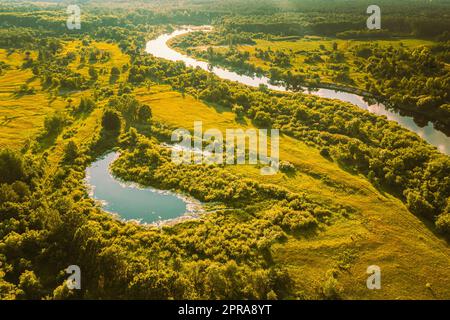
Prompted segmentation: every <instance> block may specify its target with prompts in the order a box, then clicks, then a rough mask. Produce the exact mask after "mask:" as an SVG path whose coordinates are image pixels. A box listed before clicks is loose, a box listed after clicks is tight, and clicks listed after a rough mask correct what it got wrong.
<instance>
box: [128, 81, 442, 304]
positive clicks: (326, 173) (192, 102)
mask: <svg viewBox="0 0 450 320" xmlns="http://www.w3.org/2000/svg"><path fill="white" fill-rule="evenodd" d="M135 94H136V97H137V99H138V100H140V101H141V102H144V103H147V104H149V105H151V107H152V110H153V114H154V118H155V119H156V120H158V121H161V122H164V123H165V124H167V125H170V126H172V127H174V128H179V127H182V128H186V129H192V126H193V121H194V120H200V119H201V120H202V121H203V130H206V129H208V128H218V129H220V130H225V129H226V128H238V127H243V128H249V127H252V125H251V123H250V122H249V121H248V120H247V121H246V124H242V122H239V123H238V122H237V121H236V120H235V116H234V114H233V113H232V112H230V111H228V110H222V109H220V108H216V107H214V106H209V105H206V104H205V103H203V102H201V101H198V100H196V99H194V98H192V97H190V96H186V97H184V98H183V96H182V95H181V94H180V93H177V92H174V91H172V90H170V88H169V87H167V86H155V87H152V89H151V91H150V92H148V90H147V89H143V88H142V89H137V90H136V91H135ZM280 157H281V160H288V161H290V162H292V163H294V164H295V165H296V167H297V168H298V169H297V172H296V174H295V175H293V176H288V175H286V174H282V173H278V174H276V175H274V176H261V175H260V174H259V170H258V168H256V167H254V166H248V165H242V166H227V167H226V168H227V170H230V171H231V172H234V173H237V174H239V175H242V176H243V177H250V178H252V179H255V180H258V181H261V182H264V183H273V184H277V185H281V186H284V187H286V188H288V189H290V190H292V191H295V192H302V191H304V192H306V193H307V194H308V195H309V196H311V197H312V198H314V199H316V200H317V201H319V202H321V203H330V202H333V203H335V204H341V205H348V206H351V207H353V208H356V210H357V211H356V212H355V213H353V214H351V215H350V216H348V217H342V216H340V215H333V216H332V217H331V218H330V221H329V225H328V226H327V227H324V228H323V229H321V230H320V231H318V232H317V233H315V234H306V235H305V234H303V235H299V236H291V237H289V239H288V241H287V242H285V243H280V244H276V245H275V246H274V247H273V255H274V257H275V261H276V262H277V263H280V264H281V265H284V266H285V267H287V268H288V270H289V271H290V274H291V275H292V277H293V278H294V279H295V282H296V285H297V286H298V288H303V289H305V288H307V289H306V291H305V292H304V293H305V295H307V296H310V297H311V296H317V295H318V292H317V286H316V285H317V284H318V283H323V281H324V280H325V278H326V273H327V272H328V271H330V270H335V272H337V273H338V280H339V283H340V286H342V287H343V288H345V290H344V291H343V297H344V298H347V299H356V298H359V299H375V298H379V299H384V298H389V299H396V298H400V299H401V298H410V299H411V298H416V299H418V298H423V299H433V298H438V299H439V298H441V299H443V298H449V297H450V288H448V286H446V283H448V281H450V274H449V273H448V266H449V265H450V251H449V249H448V247H447V245H446V244H445V242H444V241H442V240H440V239H438V238H437V237H436V236H435V235H434V234H433V233H432V232H431V231H430V230H429V229H428V228H427V227H426V226H425V225H424V223H423V222H422V221H420V220H419V219H418V218H417V217H415V216H414V215H412V214H411V213H410V212H408V210H407V209H406V208H405V206H404V205H403V204H402V203H401V202H400V201H399V200H397V199H395V198H393V197H392V196H389V195H386V194H382V193H380V192H379V191H377V190H376V189H375V188H374V187H373V186H372V185H371V184H370V183H369V182H368V181H366V180H365V179H364V178H362V177H359V176H356V175H352V174H350V173H347V172H345V171H344V170H342V169H341V168H339V166H338V165H337V164H336V163H333V162H330V161H328V160H326V159H324V158H323V157H322V156H320V154H319V152H318V150H316V149H314V148H311V147H308V146H306V145H305V144H303V143H301V142H299V141H297V140H295V139H292V138H288V137H282V138H281V139H280ZM371 264H374V265H379V266H380V267H381V269H382V274H383V290H374V291H371V290H368V289H367V288H366V283H365V281H366V279H367V274H366V269H367V267H368V266H369V265H371ZM427 283H429V284H431V288H428V287H427V286H426V284H427Z"/></svg>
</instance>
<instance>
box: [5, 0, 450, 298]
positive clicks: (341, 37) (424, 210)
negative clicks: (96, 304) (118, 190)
mask: <svg viewBox="0 0 450 320" xmlns="http://www.w3.org/2000/svg"><path fill="white" fill-rule="evenodd" d="M379 2H380V5H381V6H383V5H385V8H386V12H387V13H386V17H385V18H383V19H385V20H383V21H385V24H384V27H383V30H384V31H383V33H380V34H378V35H377V36H376V37H375V40H378V39H379V38H382V39H383V40H386V41H388V40H387V39H392V38H395V37H402V39H401V40H400V41H402V42H404V43H405V44H403V45H400V44H399V45H391V44H388V45H385V44H384V43H381V42H380V43H378V42H377V41H373V42H369V41H368V40H367V38H366V37H365V35H364V32H362V31H363V28H364V27H362V28H360V26H361V25H363V26H364V25H365V19H366V15H365V9H364V6H366V4H367V1H362V0H361V1H360V0H358V1H356V3H357V5H355V6H354V7H351V8H349V6H347V5H345V1H344V2H340V1H336V2H333V4H330V3H329V2H327V1H324V0H319V1H309V0H303V1H301V0H298V1H288V3H289V4H290V5H289V6H285V7H279V6H278V5H277V3H276V2H275V1H265V2H257V1H247V2H243V1H238V2H236V0H232V1H224V2H220V3H218V2H217V1H213V0H211V1H205V2H204V3H201V4H199V3H198V2H196V1H187V2H186V3H185V4H184V6H185V7H182V8H179V7H177V6H176V3H175V2H172V1H167V2H166V6H165V7H155V6H154V5H153V3H152V2H148V3H147V2H145V1H144V3H143V5H142V7H141V8H139V9H133V8H131V7H125V8H122V5H123V3H121V2H120V1H112V2H111V4H110V6H105V5H104V4H103V5H102V3H101V2H96V1H91V2H87V4H86V5H85V6H84V5H83V10H84V9H86V11H85V13H84V14H83V20H82V28H81V29H80V30H68V29H67V28H66V27H65V22H66V19H67V14H66V11H65V7H64V6H63V5H59V4H54V5H49V6H46V7H45V8H43V7H41V4H39V3H36V4H29V3H26V4H22V5H15V4H13V3H2V4H0V29H1V33H0V300H3V299H31V300H41V299H214V300H215V299H250V300H253V299H263V300H266V299H268V300H272V299H377V298H378V299H379V298H384V299H395V298H399V297H400V298H404V299H405V298H406V299H422V298H426V299H430V298H431V299H433V298H435V299H436V298H438V299H448V298H449V297H450V291H449V289H448V288H449V286H448V284H449V283H450V278H449V277H450V275H449V274H448V265H449V262H450V252H449V250H448V241H449V239H450V158H449V156H448V155H446V154H443V153H441V152H440V151H439V150H438V149H437V148H436V147H434V146H432V145H430V144H429V143H427V142H426V141H424V140H423V139H422V138H420V137H419V136H418V135H417V134H415V133H413V132H410V131H408V130H407V129H405V128H403V127H402V126H401V125H399V124H397V123H395V122H393V121H389V120H388V119H387V118H386V117H382V116H377V115H374V114H371V113H369V112H367V111H365V110H361V109H359V108H358V107H356V106H354V105H352V104H350V103H345V102H342V101H338V100H332V99H325V98H320V97H317V96H313V95H310V94H307V93H305V92H303V91H302V90H300V87H301V86H304V85H308V86H309V85H311V86H316V87H317V86H320V85H321V84H326V83H328V82H330V83H331V82H333V83H337V84H340V85H342V86H348V87H353V88H355V89H358V90H361V91H364V92H367V93H369V94H371V95H373V96H376V97H380V98H382V99H383V101H386V102H387V103H389V105H390V106H391V107H392V108H394V109H395V108H397V109H403V110H406V111H408V112H413V113H419V114H423V115H425V116H426V117H427V119H428V118H429V119H431V120H433V121H435V123H436V126H438V127H439V128H442V130H443V131H445V130H448V129H449V126H450V122H449V121H450V102H449V91H448V88H449V87H450V83H449V82H450V77H449V74H450V73H449V57H450V56H449V44H448V41H449V39H448V30H450V28H448V26H449V22H450V20H449V16H448V13H449V10H450V7H449V4H448V3H447V2H446V1H436V2H434V1H433V4H432V5H431V6H428V5H424V4H423V2H421V1H413V0H411V1H408V3H409V6H407V8H405V5H404V4H403V5H401V4H396V3H392V1H379ZM116 5H117V7H116ZM360 8H363V9H362V10H359V9H360ZM405 10H406V11H405ZM243 12H245V14H243ZM417 12H421V13H420V14H417ZM399 17H401V22H402V23H398V19H399ZM361 21H362V23H361ZM185 24H189V25H213V27H214V29H213V31H212V32H208V33H205V32H192V33H189V34H187V35H183V36H180V37H177V38H175V39H174V40H173V41H171V42H170V45H171V46H172V47H174V48H176V49H177V50H180V51H181V52H184V53H186V54H188V55H190V56H194V57H197V58H199V59H202V60H205V61H209V62H211V63H213V64H218V65H223V66H226V67H230V68H232V69H235V70H239V71H240V72H241V73H244V74H254V73H256V74H264V75H268V76H270V78H271V79H272V80H273V81H274V82H284V83H286V84H287V85H288V86H289V88H291V89H293V92H277V91H272V90H268V89H267V88H265V87H263V86H261V87H259V88H253V87H249V86H246V85H243V84H239V83H237V82H232V81H228V80H223V79H221V78H219V77H218V76H216V75H214V74H213V73H211V72H208V71H204V70H201V69H200V68H191V67H187V66H186V65H185V64H183V63H182V62H172V61H169V60H165V59H161V58H157V57H154V56H152V55H150V54H146V53H145V51H144V50H145V44H146V42H147V41H148V40H151V39H154V38H156V37H157V36H159V35H161V34H164V33H170V32H171V31H173V30H175V29H177V28H178V27H179V26H181V25H185ZM36 26H39V27H37V28H36ZM309 37H318V38H319V39H320V40H317V41H321V42H319V43H318V47H317V48H313V49H310V50H309V49H308V50H304V51H302V52H297V51H298V50H300V49H298V50H297V51H294V50H289V49H287V48H288V47H286V48H285V47H283V46H282V45H283V44H285V43H290V42H296V41H310V38H309ZM347 39H352V40H354V41H357V40H361V39H363V40H364V42H362V43H359V42H358V43H357V44H353V43H352V45H351V46H346V47H344V46H343V41H346V40H347ZM408 39H409V40H408ZM411 39H413V40H411ZM417 39H419V40H417ZM410 40H411V41H418V42H419V44H420V45H419V46H415V45H414V46H413V45H409V43H410V42H411V41H410ZM311 41H315V40H311ZM408 41H410V42H408ZM422 42H426V44H425V45H423V43H422ZM414 43H415V42H414ZM277 44H278V45H279V47H277ZM299 56H301V57H302V60H301V61H302V63H301V64H300V63H298V61H297V60H296V59H298V57H299ZM301 68H303V70H301ZM312 69H314V70H315V71H314V72H309V71H312ZM324 69H327V70H331V71H326V72H328V74H325V73H323V72H324ZM322 78H323V79H324V81H323V80H322ZM177 110H181V111H183V112H185V113H184V114H183V116H179V114H177V113H176V111H177ZM196 116H198V117H203V118H201V119H203V120H205V122H206V121H209V122H210V123H209V124H211V125H216V126H217V127H219V128H221V126H226V125H230V124H233V125H236V126H239V125H240V126H242V127H245V128H253V127H254V128H276V129H279V130H280V132H281V133H282V141H281V143H280V144H281V145H282V146H283V148H285V149H282V150H281V160H282V161H281V163H282V165H281V167H280V171H281V172H280V173H279V174H277V175H276V176H275V177H271V178H264V177H261V176H259V175H258V174H255V172H258V169H259V168H257V167H256V168H250V167H245V168H235V167H233V166H231V167H229V166H226V165H213V166H207V165H202V164H198V165H176V164H174V163H173V162H172V161H171V150H170V148H168V147H167V145H166V143H168V142H169V141H170V137H171V133H172V131H173V130H174V129H175V128H177V126H181V125H186V124H187V123H191V124H192V121H191V118H190V117H196ZM222 121H223V122H222ZM224 123H225V124H224ZM447 132H448V131H447ZM111 150H115V151H118V152H119V153H120V157H119V158H118V159H117V160H116V161H114V162H113V164H112V166H111V173H112V174H113V175H114V176H115V177H117V178H120V179H121V180H122V181H130V182H134V183H138V184H139V185H141V186H151V187H154V188H158V189H161V190H172V191H174V192H179V193H181V194H185V195H188V196H191V197H193V198H195V199H197V200H199V201H200V202H202V203H204V204H213V205H214V206H215V208H217V209H215V210H212V211H210V212H207V213H205V214H203V215H201V217H200V218H198V219H189V220H187V221H183V222H181V223H174V224H167V225H162V226H160V225H143V224H140V223H136V222H127V221H123V220H121V219H117V218H115V217H114V216H113V215H111V214H110V213H108V212H106V211H105V210H104V209H103V208H102V206H101V204H99V202H98V201H96V200H94V199H93V198H92V197H91V196H90V192H89V190H88V188H87V186H86V182H85V174H86V168H88V167H89V166H90V164H91V163H92V162H94V161H95V160H96V159H98V158H99V157H101V156H102V155H104V154H105V153H107V152H108V151H111ZM372 253H375V254H374V255H371V254H372ZM395 255H398V257H397V258H398V260H395V259H393V256H395ZM372 256H375V257H378V258H379V259H381V263H382V264H383V267H384V266H386V270H387V271H386V272H387V276H386V277H387V278H388V279H390V280H389V281H390V282H389V286H387V287H388V289H386V291H380V292H379V293H377V292H375V293H373V292H368V290H367V289H366V288H365V279H362V278H361V276H359V275H360V274H362V277H364V276H365V269H366V267H367V265H369V263H372V262H373V261H372V260H371V259H374V258H371V257H372ZM392 260H395V261H392ZM375 262H376V261H375ZM73 264H76V265H78V266H80V268H81V270H82V289H81V290H71V289H69V288H68V286H67V284H66V280H67V274H66V272H65V270H66V268H67V266H69V265H73ZM429 266H434V268H435V269H430V267H429ZM300 275H304V278H302V276H300ZM411 275H413V276H414V277H417V279H419V281H418V283H417V284H413V285H411V284H410V283H408V282H407V280H406V279H409V278H410V277H411ZM383 277H384V276H383ZM305 279H306V280H305ZM307 280H308V281H309V282H308V283H307V282H306V281H307ZM361 287H362V288H363V289H361Z"/></svg>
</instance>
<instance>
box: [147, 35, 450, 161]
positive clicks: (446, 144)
mask: <svg viewBox="0 0 450 320" xmlns="http://www.w3.org/2000/svg"><path fill="white" fill-rule="evenodd" d="M202 29H205V30H209V29H210V27H209V26H205V27H197V28H195V29H189V28H186V29H179V30H175V31H174V32H172V33H170V34H163V35H161V36H159V37H157V38H156V39H154V40H150V41H148V42H147V45H146V52H147V53H149V54H152V55H154V56H155V57H157V58H164V59H167V60H171V61H183V62H184V63H185V64H186V65H187V66H190V67H194V68H195V67H199V68H201V69H203V70H206V71H210V72H213V73H214V74H216V75H217V76H218V77H220V78H222V79H226V80H231V81H237V82H240V83H242V84H245V85H248V86H252V87H259V86H260V85H261V84H264V85H266V86H267V87H268V88H269V89H272V90H277V91H287V90H286V88H285V87H284V86H282V85H273V84H271V83H270V80H269V78H267V77H264V76H255V77H250V76H247V75H240V74H238V73H236V72H233V71H230V70H227V69H224V68H221V67H217V66H214V67H211V66H210V65H209V64H208V63H207V62H205V61H199V60H196V59H194V58H191V57H188V56H186V55H184V54H182V53H180V52H177V51H175V50H174V49H172V48H170V47H169V46H168V45H167V41H169V40H170V39H172V38H174V37H176V36H179V35H182V34H185V33H188V32H192V31H194V30H202ZM307 93H310V94H313V95H316V96H320V97H323V98H329V99H337V100H340V101H344V102H350V103H352V104H354V105H356V106H358V107H360V108H361V109H364V110H367V111H369V112H371V113H374V114H376V115H380V116H386V117H387V119H388V120H391V121H395V122H397V123H398V124H399V125H401V126H402V127H404V128H406V129H408V130H410V131H412V132H415V133H416V134H417V135H419V136H420V137H421V138H422V139H424V140H425V141H427V142H428V143H430V144H431V145H433V146H435V147H437V149H438V150H439V151H440V152H442V153H445V154H447V155H450V137H447V136H446V135H445V134H444V133H443V132H441V131H439V130H438V129H436V128H435V127H434V125H433V124H432V123H431V122H428V124H427V125H425V126H423V127H421V126H419V125H418V124H416V122H415V121H414V119H413V117H410V116H403V115H400V113H399V112H397V111H394V110H391V109H388V108H387V107H386V106H384V105H383V104H382V103H373V104H371V103H369V102H367V101H366V99H364V97H362V96H360V95H357V94H354V93H348V92H344V91H339V90H333V89H324V88H323V89H318V90H312V91H307Z"/></svg>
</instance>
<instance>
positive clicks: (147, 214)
mask: <svg viewBox="0 0 450 320" xmlns="http://www.w3.org/2000/svg"><path fill="white" fill-rule="evenodd" d="M118 156H119V154H118V153H116V152H111V153H108V154H107V155H105V156H103V157H101V158H99V159H98V160H97V161H95V162H93V163H92V164H91V165H90V166H89V167H88V168H87V169H86V182H87V184H88V186H89V188H90V192H91V197H92V198H93V199H95V200H98V201H100V202H101V203H102V208H103V209H104V210H105V211H108V212H110V213H112V214H115V215H117V216H118V218H120V219H122V220H125V221H138V222H140V223H143V224H160V223H162V222H170V221H176V220H182V219H185V218H190V217H192V216H194V215H195V214H196V213H198V212H200V211H202V209H201V204H200V202H198V201H195V200H194V199H190V198H188V197H184V196H182V195H180V194H177V193H174V192H171V191H165V190H158V189H155V188H151V187H141V186H138V185H137V184H131V183H124V182H121V181H120V180H118V179H116V178H115V177H113V176H112V174H111V172H110V170H109V167H110V165H111V163H112V162H114V160H115V159H117V158H118Z"/></svg>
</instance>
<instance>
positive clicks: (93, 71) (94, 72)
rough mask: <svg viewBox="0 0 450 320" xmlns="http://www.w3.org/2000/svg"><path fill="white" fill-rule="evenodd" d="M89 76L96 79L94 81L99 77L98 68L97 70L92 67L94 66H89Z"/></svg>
mask: <svg viewBox="0 0 450 320" xmlns="http://www.w3.org/2000/svg"><path fill="white" fill-rule="evenodd" d="M89 76H90V77H91V79H92V80H94V81H95V80H97V79H98V72H97V70H96V69H95V68H94V67H92V66H90V67H89Z"/></svg>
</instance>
